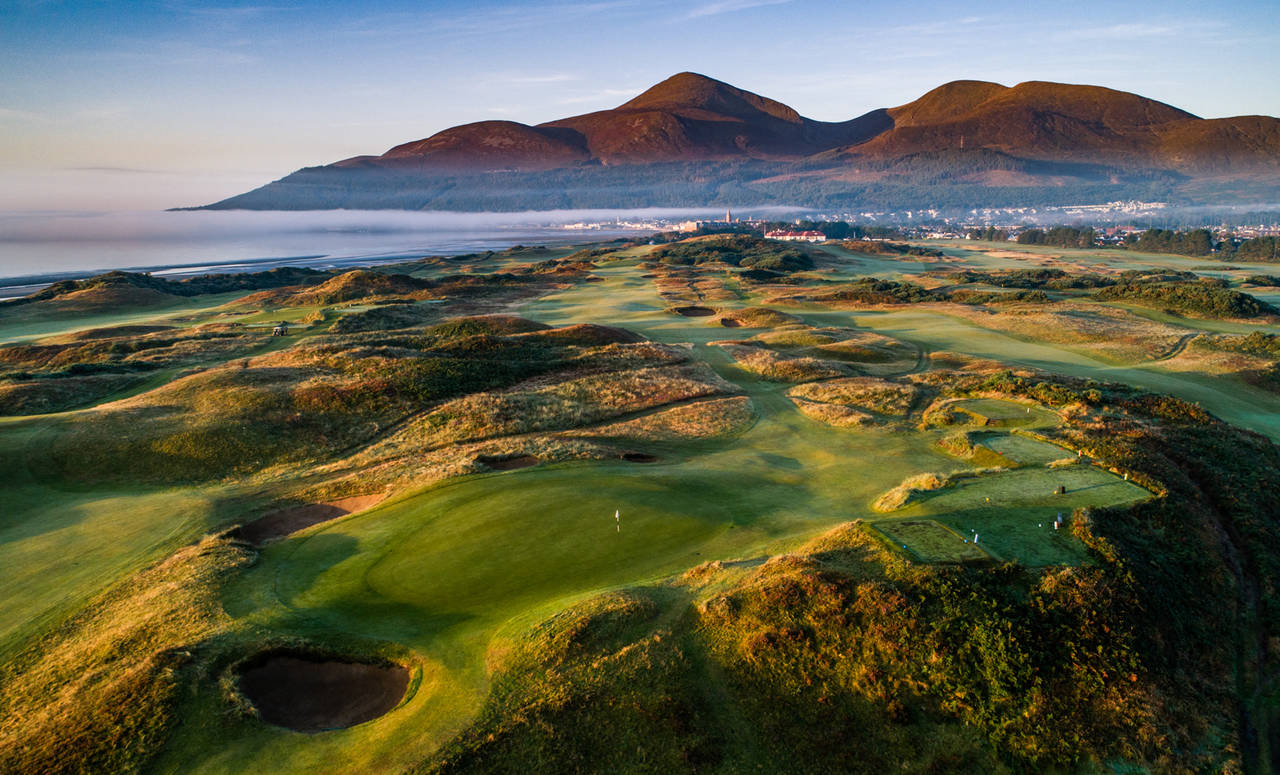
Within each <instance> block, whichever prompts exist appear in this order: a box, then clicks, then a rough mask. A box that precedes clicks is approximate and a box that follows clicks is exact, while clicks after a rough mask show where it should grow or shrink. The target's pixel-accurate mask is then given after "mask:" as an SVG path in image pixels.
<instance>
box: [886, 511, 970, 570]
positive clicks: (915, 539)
mask: <svg viewBox="0 0 1280 775" xmlns="http://www.w3.org/2000/svg"><path fill="white" fill-rule="evenodd" d="M875 528H876V529H877V530H879V531H880V533H882V534H883V535H884V537H885V538H886V539H887V540H888V541H889V542H890V543H891V544H892V545H893V546H894V547H895V548H898V547H901V548H902V549H903V550H905V551H907V552H909V553H910V555H911V556H913V557H914V558H915V559H917V560H920V561H921V562H973V561H976V560H987V559H990V558H991V555H989V554H987V553H986V552H985V551H983V550H982V548H981V547H979V546H978V545H977V544H975V543H973V542H972V541H970V540H969V539H968V538H966V537H965V536H962V535H960V534H959V533H958V532H956V531H955V530H953V529H951V528H949V527H947V526H946V525H943V524H942V523H940V522H937V521H935V520H932V519H886V520H882V521H880V522H877V523H876V524H875Z"/></svg>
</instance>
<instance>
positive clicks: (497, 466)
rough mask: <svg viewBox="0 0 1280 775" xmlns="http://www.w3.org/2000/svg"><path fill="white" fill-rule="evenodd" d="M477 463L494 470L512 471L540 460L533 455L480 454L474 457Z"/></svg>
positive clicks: (534, 464)
mask: <svg viewBox="0 0 1280 775" xmlns="http://www.w3.org/2000/svg"><path fill="white" fill-rule="evenodd" d="M476 462H477V463H483V464H484V465H486V466H488V467H490V468H492V469H493V470H494V471H514V470H515V469H517V468H529V467H531V466H536V465H537V464H538V463H541V462H542V461H541V460H538V458H536V457H534V456H533V455H519V456H517V457H494V456H491V455H480V456H479V457H477V458H476Z"/></svg>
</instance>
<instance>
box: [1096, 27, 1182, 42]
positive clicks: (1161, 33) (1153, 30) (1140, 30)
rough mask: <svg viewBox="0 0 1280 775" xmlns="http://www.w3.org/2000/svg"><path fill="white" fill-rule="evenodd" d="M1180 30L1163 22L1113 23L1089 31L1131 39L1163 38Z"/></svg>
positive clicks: (1107, 36)
mask: <svg viewBox="0 0 1280 775" xmlns="http://www.w3.org/2000/svg"><path fill="white" fill-rule="evenodd" d="M1177 32H1178V29H1177V28H1176V27H1169V26H1165V25H1162V24H1142V23H1136V24H1113V25H1111V26H1110V27H1102V28H1100V29H1095V30H1090V31H1088V32H1087V33H1084V34H1089V35H1092V36H1093V37H1097V38H1116V39H1118V40H1131V39H1133V38H1163V37H1168V36H1170V35H1174V34H1176V33H1177Z"/></svg>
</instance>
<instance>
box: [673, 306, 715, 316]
mask: <svg viewBox="0 0 1280 775" xmlns="http://www.w3.org/2000/svg"><path fill="white" fill-rule="evenodd" d="M671 311H672V312H674V313H676V314H677V315H684V316H685V317H687V318H709V317H711V316H712V315H714V314H716V311H715V310H713V309H711V308H710V307H675V308H674V309H672V310H671Z"/></svg>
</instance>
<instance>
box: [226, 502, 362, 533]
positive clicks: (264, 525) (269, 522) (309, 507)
mask: <svg viewBox="0 0 1280 775" xmlns="http://www.w3.org/2000/svg"><path fill="white" fill-rule="evenodd" d="M382 497H383V496H381V495H357V496H355V497H353V498H342V499H341V500H336V501H329V502H328V503H307V504H304V505H301V506H291V507H289V508H287V509H280V510H278V511H273V512H271V513H270V514H266V515H264V516H262V517H259V518H258V519H255V520H254V521H252V522H250V523H249V524H247V525H241V526H240V527H238V528H236V530H235V531H234V532H233V533H232V535H233V537H235V538H238V539H240V540H242V541H248V542H249V543H251V544H264V543H266V542H267V541H271V540H274V539H277V538H284V537H285V536H287V535H290V534H292V533H296V532H298V531H299V530H302V529H304V528H308V527H311V526H312V525H318V524H320V523H321V522H328V521H329V520H331V519H337V518H338V517H344V516H346V515H347V514H351V513H354V512H357V511H364V510H365V509H367V508H369V507H370V506H372V505H374V504H375V503H377V502H378V501H380V500H382Z"/></svg>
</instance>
